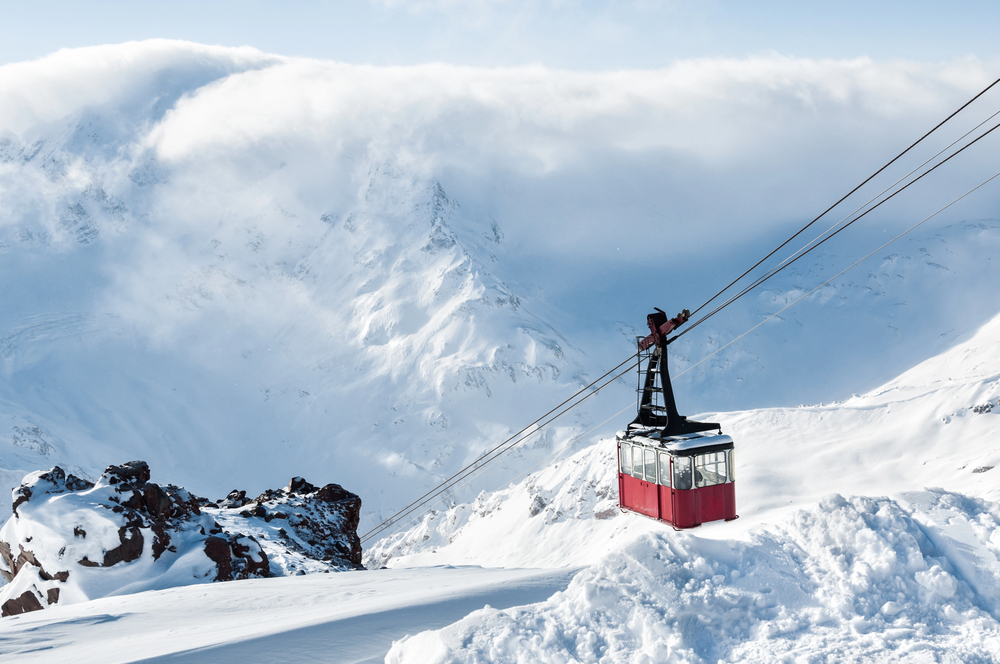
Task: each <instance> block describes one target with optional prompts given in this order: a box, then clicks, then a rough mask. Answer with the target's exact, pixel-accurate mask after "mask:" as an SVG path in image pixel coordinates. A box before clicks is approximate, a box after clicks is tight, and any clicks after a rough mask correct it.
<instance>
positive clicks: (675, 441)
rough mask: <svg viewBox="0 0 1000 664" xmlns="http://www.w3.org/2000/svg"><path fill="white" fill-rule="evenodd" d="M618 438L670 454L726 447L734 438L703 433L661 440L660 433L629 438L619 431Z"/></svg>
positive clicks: (647, 433) (636, 434) (649, 433)
mask: <svg viewBox="0 0 1000 664" xmlns="http://www.w3.org/2000/svg"><path fill="white" fill-rule="evenodd" d="M617 438H618V440H623V441H626V442H629V443H632V444H639V445H647V446H649V447H659V448H662V449H665V450H667V451H668V452H683V451H685V450H693V449H697V448H699V447H710V446H713V445H724V444H727V443H732V442H733V438H732V436H726V435H723V434H717V435H710V436H708V435H705V434H702V433H690V434H687V435H684V436H666V437H663V438H661V437H660V432H659V431H646V432H643V433H635V434H632V435H631V436H627V437H626V435H625V432H624V431H619V432H618V434H617Z"/></svg>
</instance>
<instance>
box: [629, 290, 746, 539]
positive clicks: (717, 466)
mask: <svg viewBox="0 0 1000 664" xmlns="http://www.w3.org/2000/svg"><path fill="white" fill-rule="evenodd" d="M689 315H690V314H689V312H688V311H687V309H685V310H684V311H683V312H681V313H680V314H678V315H677V316H676V317H675V318H671V319H668V318H667V314H666V313H664V312H663V311H662V310H661V309H656V312H655V313H652V314H649V315H648V316H647V317H646V323H647V325H648V326H649V332H650V333H649V335H648V336H646V337H644V338H640V339H638V372H639V386H638V389H637V393H638V399H637V413H636V417H635V419H634V420H633V421H632V422H631V423H630V424H629V425H628V426H627V427H626V428H625V430H624V431H621V432H619V433H618V435H617V440H618V504H619V506H620V507H621V508H622V509H623V510H629V511H632V512H637V513H639V514H643V515H645V516H649V517H652V518H654V519H657V520H659V521H663V522H665V523H669V524H671V525H672V526H674V527H675V528H693V527H695V526H699V525H701V524H702V523H706V522H708V521H718V520H720V519H725V520H726V521H731V520H733V519H735V518H737V516H736V483H735V474H734V472H733V448H734V444H733V439H732V438H731V437H729V436H725V435H723V434H722V427H721V426H719V425H718V424H716V423H714V422H695V421H693V420H689V419H687V418H686V417H684V416H683V415H680V414H679V413H678V412H677V405H676V403H675V402H674V392H673V387H672V386H671V383H670V372H669V370H668V368H667V344H669V342H670V340H668V339H667V335H668V334H669V333H670V332H671V331H672V330H674V329H676V328H677V327H680V326H681V325H682V324H683V323H684V322H686V321H687V319H688V316H689ZM643 364H645V366H646V368H645V372H643ZM711 431H715V432H716V433H714V434H710V433H708V432H711Z"/></svg>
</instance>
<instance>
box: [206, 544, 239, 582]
mask: <svg viewBox="0 0 1000 664" xmlns="http://www.w3.org/2000/svg"><path fill="white" fill-rule="evenodd" d="M205 555H206V556H208V557H209V558H210V559H211V560H212V562H214V563H215V567H216V568H217V569H218V573H217V574H216V577H215V578H217V579H218V580H219V581H232V579H233V565H232V558H233V551H232V549H230V548H229V542H227V541H226V540H224V539H222V538H221V537H215V536H214V535H213V536H212V537H209V538H208V539H206V540H205Z"/></svg>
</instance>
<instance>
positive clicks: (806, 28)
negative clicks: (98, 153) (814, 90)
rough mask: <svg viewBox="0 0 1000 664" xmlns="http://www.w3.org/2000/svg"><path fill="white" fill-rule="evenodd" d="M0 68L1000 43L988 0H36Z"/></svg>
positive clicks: (867, 50)
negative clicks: (60, 61) (101, 47)
mask: <svg viewBox="0 0 1000 664" xmlns="http://www.w3.org/2000/svg"><path fill="white" fill-rule="evenodd" d="M0 6H2V8H3V13H2V16H3V21H2V23H0V63H8V62H16V61H22V60H29V59H34V58H38V57H41V56H43V55H45V54H47V53H51V52H53V51H55V50H58V49H59V48H65V47H78V46H90V45H95V44H107V43H118V42H124V41H130V40H139V39H148V38H153V37H166V38H174V39H185V40H190V41H195V42H200V43H205V44H219V45H224V46H242V45H249V46H255V47H257V48H260V49H262V50H265V51H269V52H273V53H280V54H284V55H303V56H310V57H318V58H329V59H334V60H340V61H344V62H351V63H371V64H380V65H384V64H413V63H419V62H428V61H444V62H450V63H456V64H469V65H486V66H496V65H519V64H528V63H540V64H544V65H546V66H549V67H556V68H569V69H613V68H651V67H661V66H665V65H668V64H669V63H671V62H672V61H675V60H677V59H682V58H691V57H715V56H736V57H739V56H744V55H748V54H759V53H769V52H777V53H780V54H782V55H791V56H796V57H805V58H852V57H857V56H869V57H872V58H874V59H877V60H886V59H897V58H904V59H911V60H919V61H939V60H947V59H952V58H956V57H964V56H968V55H974V56H976V57H978V58H981V59H985V60H990V59H993V58H995V57H996V56H997V55H998V51H1000V46H998V41H997V40H996V38H995V28H994V26H996V25H997V24H998V19H1000V3H996V2H979V1H967V2H951V3H941V2H928V1H924V0H910V1H909V2H899V1H896V0H892V1H889V2H879V3H871V2H860V1H856V0H847V1H840V2H836V3H833V2H825V3H816V2H811V3H810V2H801V1H800V2H794V1H791V0H765V1H761V2H737V1H734V0H700V1H699V0H611V1H607V2H595V1H592V0H583V1H580V2H569V1H566V0H536V1H534V2H528V1H523V0H467V1H462V0H369V1H367V2H366V1H365V0H352V1H349V2H348V1H343V0H313V1H311V2H301V1H294V0H293V1H290V2H281V3H278V2H274V1H268V0H219V1H214V2H195V1H192V0H172V1H170V2H166V1H163V0H152V1H147V2H132V1H124V0H102V1H96V2H76V1H71V0H37V1H35V2H30V3H25V2H8V1H6V0H5V1H3V2H2V4H0Z"/></svg>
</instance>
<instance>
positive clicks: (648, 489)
mask: <svg viewBox="0 0 1000 664" xmlns="http://www.w3.org/2000/svg"><path fill="white" fill-rule="evenodd" d="M618 482H619V484H618V487H619V488H618V504H619V505H621V506H622V507H624V508H626V509H630V510H632V511H634V512H640V513H642V514H645V515H647V516H651V517H658V516H659V513H660V506H659V497H658V495H657V490H656V489H657V487H656V484H653V483H651V482H646V481H645V480H640V479H638V478H636V477H632V476H631V475H626V474H624V473H618Z"/></svg>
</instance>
